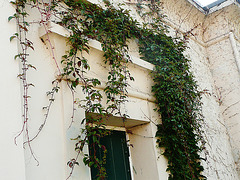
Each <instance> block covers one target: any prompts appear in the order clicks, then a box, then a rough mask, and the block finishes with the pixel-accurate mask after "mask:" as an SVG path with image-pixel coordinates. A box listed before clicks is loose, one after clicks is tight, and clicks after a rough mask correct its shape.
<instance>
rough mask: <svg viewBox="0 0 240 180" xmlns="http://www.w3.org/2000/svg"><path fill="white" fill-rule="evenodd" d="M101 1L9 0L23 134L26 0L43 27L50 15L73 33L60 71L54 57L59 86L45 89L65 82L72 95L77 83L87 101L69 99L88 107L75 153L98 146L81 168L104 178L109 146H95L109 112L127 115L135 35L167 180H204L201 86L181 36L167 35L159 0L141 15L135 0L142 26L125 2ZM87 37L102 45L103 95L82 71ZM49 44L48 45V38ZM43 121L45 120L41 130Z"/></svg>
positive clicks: (71, 164) (73, 161) (95, 81)
mask: <svg viewBox="0 0 240 180" xmlns="http://www.w3.org/2000/svg"><path fill="white" fill-rule="evenodd" d="M103 2H104V4H105V5H104V7H103V6H100V5H96V4H93V3H90V2H88V1H84V0H53V1H51V2H50V3H43V2H42V1H41V2H40V1H38V0H29V1H27V0H17V1H16V2H12V3H13V4H14V5H15V6H16V13H15V14H14V15H13V16H11V17H9V20H12V19H16V20H17V25H18V29H19V32H20V33H16V34H15V35H13V36H12V37H11V38H10V40H12V39H14V38H17V39H18V40H19V42H20V44H21V47H22V52H21V53H20V54H18V55H17V57H18V58H19V59H20V60H21V62H22V65H23V73H22V74H20V75H19V77H20V78H22V80H23V86H24V87H23V88H24V93H25V94H24V97H23V98H24V100H25V101H24V102H26V103H25V104H24V126H23V129H22V131H21V133H23V132H25V131H26V130H28V129H27V128H28V126H27V122H28V103H27V98H28V95H27V93H28V91H27V90H28V87H29V84H30V83H28V82H27V81H26V79H27V71H26V70H27V69H28V68H31V67H32V66H31V65H30V64H29V63H28V61H27V51H28V49H29V48H31V49H34V48H33V44H32V42H31V41H30V40H28V39H27V33H28V27H29V25H30V24H29V23H28V22H27V21H26V20H25V19H26V17H27V16H28V13H27V12H26V10H25V7H26V5H27V6H30V7H32V8H37V9H38V10H39V12H40V14H41V18H42V19H41V21H40V22H39V23H40V24H41V25H43V26H46V24H47V22H48V21H50V20H51V18H50V17H52V16H55V19H57V23H58V24H60V25H61V26H63V27H65V28H66V29H68V30H69V31H70V33H71V35H70V37H69V38H68V41H67V44H68V46H69V47H70V49H69V50H68V51H67V52H66V54H65V55H64V56H63V57H62V61H61V63H62V67H63V68H62V69H60V66H58V64H57V62H56V61H55V62H56V66H57V68H58V69H59V78H58V79H56V80H55V81H54V82H56V85H55V86H54V88H53V90H52V91H50V92H51V93H50V95H51V98H50V99H53V96H54V93H56V92H58V90H59V86H58V84H59V83H61V82H66V83H67V84H68V86H69V88H70V89H71V91H72V94H73V95H74V93H75V91H77V87H81V88H82V91H83V92H84V93H85V95H86V96H85V99H81V100H75V99H74V98H73V99H74V100H73V102H74V104H77V105H78V106H79V107H81V108H83V109H85V112H86V118H84V119H83V120H82V124H83V125H84V128H83V129H82V132H80V135H79V136H78V137H77V138H76V139H75V140H76V147H75V150H76V151H77V152H78V155H79V154H80V152H82V150H83V147H84V146H85V145H88V146H89V147H90V148H92V149H93V152H94V150H95V148H96V147H99V148H101V149H102V150H103V153H104V156H103V157H102V159H99V158H98V157H96V156H95V154H94V153H92V154H85V155H84V158H83V161H84V163H85V164H86V165H88V166H89V167H92V166H93V167H95V168H97V169H98V179H105V178H106V177H107V174H106V169H105V167H104V164H105V163H106V156H107V149H106V147H105V146H104V145H101V143H100V139H101V138H102V137H104V136H106V135H108V134H109V133H110V132H109V131H108V130H107V129H106V125H105V120H106V119H108V118H109V117H110V116H112V115H119V116H120V117H122V120H123V121H125V120H126V118H128V115H126V114H124V113H122V111H121V105H122V104H123V103H124V102H125V101H126V100H127V87H128V82H129V81H131V80H134V78H133V77H132V76H131V74H130V72H129V70H128V64H129V63H131V59H130V56H129V55H128V45H127V44H128V40H129V39H138V45H139V53H140V54H141V55H142V59H143V60H145V61H148V62H150V63H152V64H154V65H155V68H154V70H153V71H152V73H151V75H152V78H153V81H154V85H153V86H152V92H153V94H154V96H155V99H156V101H155V103H156V105H157V108H156V109H155V110H156V111H157V112H159V114H160V115H161V120H162V123H161V124H158V125H157V132H156V137H157V139H158V140H157V145H158V147H159V148H164V152H163V155H164V156H165V157H166V158H167V159H168V168H167V172H169V179H174V180H182V179H187V180H188V179H189V180H190V179H196V180H197V179H205V178H206V177H204V176H203V175H202V171H203V166H202V165H201V160H202V158H201V157H200V155H199V153H200V152H201V150H202V148H201V147H200V146H199V144H200V142H202V136H201V122H202V121H203V118H202V115H201V92H200V91H198V87H197V82H196V81H195V80H194V77H193V74H192V73H191V71H190V65H189V64H190V63H189V62H190V60H189V59H187V58H186V57H185V56H184V50H185V49H186V41H185V39H181V38H173V37H171V36H169V35H167V32H168V29H167V27H166V26H165V25H164V17H165V16H164V15H163V14H162V13H161V8H160V7H161V6H160V5H159V3H158V2H154V1H152V2H151V3H150V4H144V6H147V10H146V11H145V12H144V11H143V5H142V4H140V3H139V4H137V7H136V8H137V9H139V15H140V16H141V17H142V19H143V23H140V22H137V21H136V20H135V19H133V18H132V17H131V16H130V12H129V10H126V9H124V8H123V7H122V6H120V5H119V6H117V7H115V6H114V5H113V4H111V3H110V2H109V1H108V0H104V1H103ZM143 12H144V13H143ZM144 20H145V21H144ZM46 33H48V32H46ZM89 39H94V40H97V41H99V42H100V43H101V46H102V50H103V53H104V54H103V58H104V62H105V64H107V65H108V68H109V71H108V78H107V82H106V84H105V88H104V94H103V92H101V91H99V90H97V89H96V88H95V87H97V86H98V85H100V84H101V83H102V82H101V81H100V80H99V79H97V78H88V77H87V76H86V74H87V72H88V71H89V69H90V68H91V67H90V66H89V64H88V60H87V59H86V57H84V53H91V52H90V51H89V46H88V41H89ZM49 43H50V45H51V42H50V40H49ZM52 48H53V47H52ZM55 60H56V59H55ZM103 96H106V98H107V105H106V107H104V105H103V104H102V98H103ZM73 97H74V96H73ZM52 102H53V100H50V104H49V106H47V112H49V110H50V107H51V104H52ZM73 112H74V111H73ZM93 114H97V115H93ZM47 117H48V116H47V115H46V118H47ZM72 118H73V117H72ZM45 120H46V119H45ZM44 125H45V123H44V124H43V125H42V126H41V128H40V130H39V132H40V131H41V129H42V128H43V126H44ZM27 132H28V131H27ZM39 132H38V133H37V135H36V136H34V137H33V138H30V137H29V136H28V134H27V137H28V138H27V141H26V143H27V144H28V145H29V148H30V149H31V146H30V142H31V141H32V140H34V139H35V138H36V137H37V136H38V134H39ZM21 133H20V134H21ZM20 134H19V135H20ZM90 138H91V139H90ZM78 155H77V157H78ZM34 157H35V156H34ZM77 157H76V158H73V159H71V160H70V161H69V162H68V166H69V167H70V168H72V171H73V169H74V166H75V165H77V164H78V162H77ZM72 171H71V173H70V176H71V174H72ZM70 176H69V177H70Z"/></svg>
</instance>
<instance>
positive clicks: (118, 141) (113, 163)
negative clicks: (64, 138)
mask: <svg viewBox="0 0 240 180" xmlns="http://www.w3.org/2000/svg"><path fill="white" fill-rule="evenodd" d="M90 141H91V140H90ZM100 142H101V144H102V145H104V146H105V147H106V148H107V159H106V164H105V168H106V172H107V178H106V179H107V180H131V173H130V165H129V151H128V147H127V143H126V134H125V132H123V131H111V134H110V135H108V136H105V137H103V138H101V141H100ZM90 143H91V142H90ZM90 153H91V148H90ZM102 154H103V153H102V152H101V149H98V150H97V153H96V156H97V157H99V158H102ZM96 175H97V169H96V168H93V167H92V168H91V176H92V180H95V179H96V178H97V177H96Z"/></svg>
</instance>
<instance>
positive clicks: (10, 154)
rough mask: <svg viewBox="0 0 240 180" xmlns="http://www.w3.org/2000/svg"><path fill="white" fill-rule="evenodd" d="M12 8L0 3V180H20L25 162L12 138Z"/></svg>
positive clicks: (16, 100) (16, 89) (15, 124)
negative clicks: (10, 20)
mask: <svg viewBox="0 0 240 180" xmlns="http://www.w3.org/2000/svg"><path fill="white" fill-rule="evenodd" d="M14 12H15V9H14V8H13V7H12V6H11V5H10V4H9V1H8V0H1V1H0V16H1V19H0V27H1V34H0V39H1V51H0V52H1V54H0V59H1V71H0V75H1V79H0V84H1V93H0V107H1V111H0V122H1V125H0V142H1V148H0V152H1V153H0V162H1V163H0V179H7V180H16V179H19V180H24V179H25V160H24V150H23V148H22V143H23V140H22V137H19V138H18V139H17V143H18V146H16V145H15V144H14V137H15V136H16V135H17V134H18V132H19V131H20V130H21V127H22V118H21V109H22V103H21V92H20V81H19V79H18V78H17V75H18V74H19V64H18V61H14V56H15V55H16V54H17V53H18V49H17V43H16V41H15V40H13V41H12V42H11V43H10V41H9V38H10V36H12V34H14V33H15V32H16V24H15V23H14V21H12V22H10V23H8V20H7V19H8V17H9V16H11V15H12V14H14Z"/></svg>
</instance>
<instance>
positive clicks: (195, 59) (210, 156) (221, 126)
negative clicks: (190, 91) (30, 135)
mask: <svg viewBox="0 0 240 180" xmlns="http://www.w3.org/2000/svg"><path fill="white" fill-rule="evenodd" d="M173 4H174V5H173ZM163 6H164V12H166V14H167V15H168V18H167V19H168V21H169V22H173V23H172V24H171V23H170V27H171V28H174V29H176V30H179V31H181V32H188V31H191V30H192V31H191V34H190V35H191V36H190V41H189V44H188V45H189V47H190V48H189V49H187V51H186V55H188V56H189V57H190V59H191V60H192V62H191V65H192V72H193V73H194V75H195V77H196V80H197V81H198V84H199V89H200V90H206V91H205V92H206V93H204V94H203V96H202V97H203V99H202V102H203V115H204V117H205V124H204V130H205V133H204V136H205V139H206V150H207V152H205V154H203V157H205V158H206V159H207V161H205V162H204V161H203V163H204V167H205V172H204V173H205V175H206V176H207V177H208V179H238V175H237V172H236V165H235V162H234V160H235V159H234V158H233V155H232V144H231V143H230V142H229V138H230V137H231V138H232V135H231V133H230V131H229V129H228V126H227V124H226V125H225V123H226V118H225V117H224V115H223V114H222V113H223V110H222V101H223V96H222V89H221V87H220V86H219V85H217V82H216V81H217V80H218V82H221V83H222V86H226V87H227V86H228V84H229V83H230V82H231V81H234V83H235V82H238V81H239V77H238V74H237V69H236V63H235V60H234V57H233V51H232V46H231V44H230V42H229V38H228V39H227V40H225V41H226V42H225V41H224V37H222V35H225V34H226V33H229V30H230V29H231V30H233V29H234V30H235V31H237V30H236V29H237V28H238V25H239V22H238V21H239V17H238V16H239V8H238V7H236V6H234V5H232V6H231V7H227V8H226V9H223V10H220V11H217V12H215V13H213V14H211V15H209V16H205V15H204V14H202V13H201V12H200V11H199V10H197V9H196V8H193V6H192V5H190V3H188V2H187V1H175V0H172V1H163ZM226 14H228V16H226ZM220 17H221V18H220ZM235 34H237V33H235ZM225 39H226V38H225ZM216 42H217V43H216ZM226 63H229V64H231V66H230V65H227V64H226ZM217 64H218V65H220V66H221V67H222V68H219V67H217ZM234 71H235V72H234ZM216 72H219V74H216ZM220 74H221V75H220ZM223 79H224V80H223ZM234 83H233V84H234ZM230 84H232V83H230ZM236 86H238V87H239V85H237V84H235V85H234V88H236ZM234 88H233V89H234ZM234 100H237V99H234ZM226 102H227V103H230V101H229V99H228V100H227V99H226ZM236 102H237V101H236ZM238 112H239V108H236V109H235V113H238ZM233 115H234V116H235V115H236V114H233ZM230 118H231V117H230ZM238 119H239V118H238ZM235 132H237V133H239V132H240V131H239V128H236V131H235ZM233 136H234V135H233ZM237 136H238V137H239V135H235V139H238V137H237ZM235 144H236V145H237V144H239V143H238V142H235Z"/></svg>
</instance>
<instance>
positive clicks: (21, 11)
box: [8, 0, 61, 165]
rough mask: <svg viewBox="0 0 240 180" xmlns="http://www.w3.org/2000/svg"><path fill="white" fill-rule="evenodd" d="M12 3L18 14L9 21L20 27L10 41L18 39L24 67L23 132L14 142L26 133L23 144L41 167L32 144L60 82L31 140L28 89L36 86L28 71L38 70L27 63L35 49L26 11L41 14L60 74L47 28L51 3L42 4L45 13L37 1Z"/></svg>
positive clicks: (22, 74)
mask: <svg viewBox="0 0 240 180" xmlns="http://www.w3.org/2000/svg"><path fill="white" fill-rule="evenodd" d="M31 2H33V3H34V4H31ZM11 3H12V4H13V5H15V6H16V13H15V14H14V15H13V16H10V17H9V18H8V20H9V21H10V20H11V19H16V23H17V27H18V33H15V34H14V35H13V36H11V37H10V41H12V40H13V39H14V38H17V39H18V41H19V44H20V49H21V52H20V53H19V54H17V55H16V56H15V59H16V58H19V59H20V62H21V65H22V68H21V69H22V72H21V73H20V74H19V75H18V77H19V78H20V79H21V80H22V84H23V126H22V129H21V131H20V132H19V133H18V134H17V135H16V137H15V138H14V141H15V144H17V142H16V141H17V138H18V137H19V136H20V135H21V134H23V133H24V131H25V133H24V134H25V136H26V141H25V142H24V143H23V146H24V147H25V145H26V144H27V145H28V147H29V150H30V152H31V155H32V156H33V158H34V160H35V161H36V162H37V165H39V161H38V160H37V158H36V156H35V154H34V152H33V149H32V147H31V144H30V143H31V142H32V141H33V140H34V139H35V138H37V137H38V135H39V134H40V132H41V130H42V128H43V127H44V125H45V124H46V120H47V118H48V114H49V111H50V107H51V105H52V103H53V97H54V93H55V92H57V91H58V89H59V87H58V82H57V83H56V86H55V87H54V88H53V89H52V91H51V92H50V94H51V98H50V100H49V101H50V104H49V105H48V106H47V107H46V109H47V112H46V114H45V118H44V122H43V124H42V125H41V126H40V128H39V130H38V132H37V133H36V135H35V136H34V137H33V138H30V136H29V129H28V120H29V118H28V113H29V112H28V109H29V103H28V99H29V98H30V96H29V95H28V89H29V87H30V86H34V85H33V84H32V83H28V81H27V71H28V69H29V68H33V69H36V68H35V67H34V66H33V65H31V64H29V63H28V61H27V56H28V54H27V52H28V49H29V48H31V49H32V50H34V47H33V43H32V42H31V41H30V40H29V39H28V38H27V32H28V26H29V25H30V23H29V22H27V21H26V18H27V16H28V13H27V12H26V10H25V6H26V5H28V6H30V7H37V9H38V11H39V13H40V14H41V21H40V22H39V23H40V24H42V25H43V26H44V29H45V31H46V35H47V41H48V43H49V45H50V49H51V51H52V56H53V59H54V61H55V64H56V66H57V69H58V72H59V74H60V73H61V71H60V68H59V66H58V64H57V61H56V58H55V54H54V50H53V49H54V47H53V46H52V43H51V41H50V38H49V32H48V31H47V27H46V26H47V25H46V23H47V22H48V21H49V19H50V17H51V12H50V9H51V8H50V7H51V1H50V3H49V5H48V8H47V5H46V3H43V2H42V5H43V6H44V8H43V10H44V11H42V9H41V8H40V4H39V2H38V1H35V0H30V2H29V3H26V0H17V1H16V2H11ZM47 9H48V11H47ZM48 95H49V94H48Z"/></svg>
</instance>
